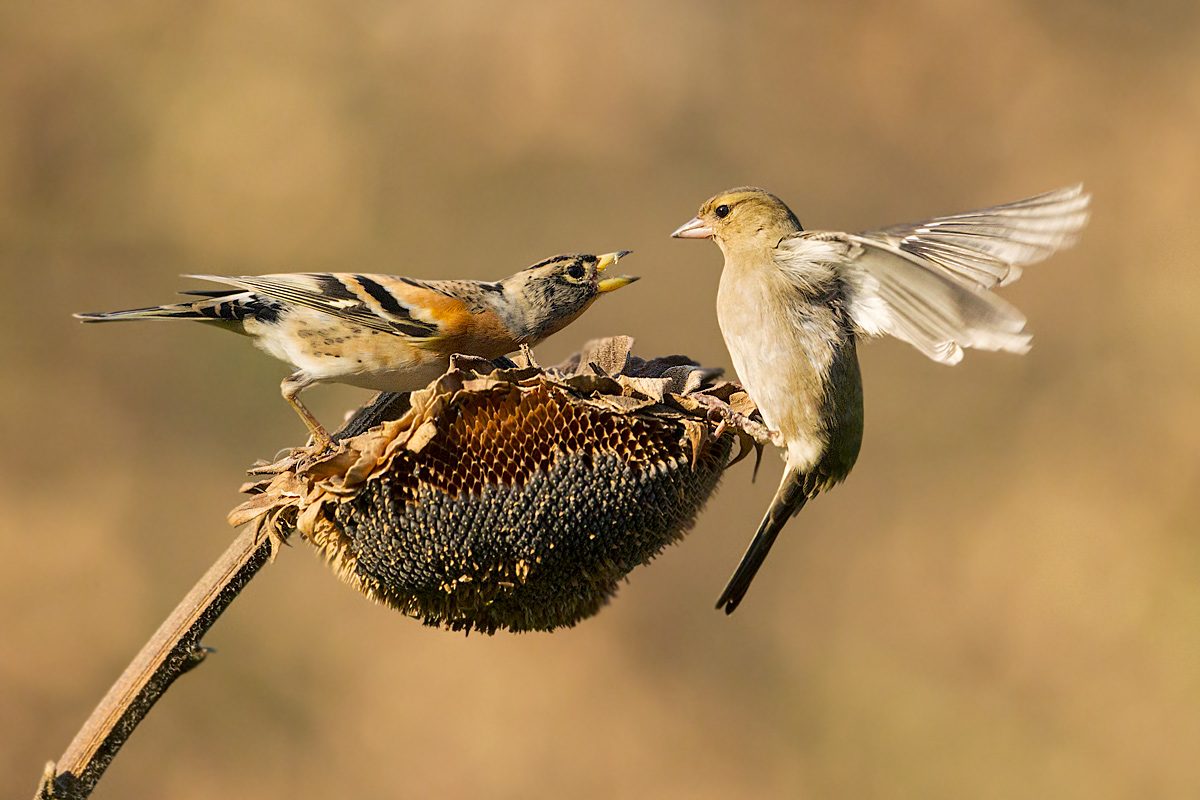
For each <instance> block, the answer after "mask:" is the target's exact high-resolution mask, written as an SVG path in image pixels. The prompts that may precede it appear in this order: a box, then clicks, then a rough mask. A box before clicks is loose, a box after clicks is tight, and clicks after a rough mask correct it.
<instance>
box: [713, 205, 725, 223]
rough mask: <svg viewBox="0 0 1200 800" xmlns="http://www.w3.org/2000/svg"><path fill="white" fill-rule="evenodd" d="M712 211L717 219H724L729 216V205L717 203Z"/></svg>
mask: <svg viewBox="0 0 1200 800" xmlns="http://www.w3.org/2000/svg"><path fill="white" fill-rule="evenodd" d="M713 213H714V214H716V215H717V217H718V218H719V219H725V218H726V217H728V216H729V206H727V205H724V204H722V205H719V206H717V207H716V209H714V210H713Z"/></svg>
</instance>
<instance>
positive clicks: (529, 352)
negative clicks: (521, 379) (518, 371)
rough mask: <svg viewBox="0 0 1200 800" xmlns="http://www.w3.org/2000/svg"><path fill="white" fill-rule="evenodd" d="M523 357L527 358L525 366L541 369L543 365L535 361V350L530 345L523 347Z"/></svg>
mask: <svg viewBox="0 0 1200 800" xmlns="http://www.w3.org/2000/svg"><path fill="white" fill-rule="evenodd" d="M521 355H522V356H524V357H525V366H527V367H534V368H537V369H541V364H539V363H538V362H537V361H535V360H534V359H533V348H531V347H530V346H529V345H527V344H522V345H521Z"/></svg>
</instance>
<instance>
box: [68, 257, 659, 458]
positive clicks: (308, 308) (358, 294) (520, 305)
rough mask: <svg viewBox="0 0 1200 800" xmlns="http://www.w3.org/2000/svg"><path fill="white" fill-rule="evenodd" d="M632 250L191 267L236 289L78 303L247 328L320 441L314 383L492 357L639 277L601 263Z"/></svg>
mask: <svg viewBox="0 0 1200 800" xmlns="http://www.w3.org/2000/svg"><path fill="white" fill-rule="evenodd" d="M629 252H630V251H628V250H622V251H620V252H618V253H607V254H605V255H602V256H593V255H575V254H570V255H560V256H555V257H554V258H548V259H546V260H545V261H541V262H539V263H537V264H534V265H533V266H531V267H528V268H526V269H523V270H521V271H520V272H518V273H516V274H515V275H511V276H509V277H507V278H505V279H504V280H502V281H497V282H495V283H488V282H486V281H466V280H462V281H455V280H441V281H425V280H414V279H412V278H399V277H394V276H391V275H356V274H351V273H307V274H295V275H259V276H243V277H224V276H219V275H186V276H184V277H189V278H198V279H202V280H208V281H213V282H215V283H223V284H226V285H228V286H232V287H234V288H233V289H202V290H194V291H188V292H183V294H192V295H200V296H202V297H203V298H204V299H203V300H198V301H195V302H192V303H177V304H174V305H165V306H154V307H152V308H139V309H134V310H131V311H110V312H106V313H100V314H76V315H75V316H76V317H77V318H79V319H81V320H83V321H84V322H111V321H117V320H136V319H194V320H199V321H200V322H207V323H210V324H212V325H215V326H217V327H219V328H224V329H226V330H231V331H234V332H236V333H242V334H245V335H247V336H249V337H250V338H252V339H253V340H254V343H255V344H256V345H257V346H258V347H259V348H261V349H262V350H265V351H266V352H268V353H270V354H271V355H273V356H275V357H276V358H278V359H280V360H281V361H286V362H288V363H289V364H291V365H292V366H294V367H295V368H296V371H295V372H294V373H292V374H291V375H289V376H288V377H287V378H285V379H284V381H283V383H282V384H281V385H280V389H281V390H282V392H283V396H284V399H286V400H287V401H288V403H290V404H291V406H292V408H294V409H296V413H298V414H299V415H300V418H301V419H303V420H304V424H305V425H307V426H308V429H309V431H311V432H312V434H313V436H314V437H315V443H316V445H318V446H330V445H332V440H331V439H330V438H329V434H328V433H326V431H325V429H324V428H323V427H322V426H321V424H320V423H319V422H318V421H317V419H316V418H315V417H314V416H313V415H312V413H311V412H310V411H309V410H308V409H307V408H305V406H304V404H303V403H301V402H300V399H299V397H298V395H299V393H300V392H301V391H302V390H303V389H305V388H307V387H309V386H311V385H312V384H314V383H346V384H349V385H351V386H359V387H362V388H365V389H374V390H377V391H391V392H410V391H413V390H414V389H420V388H422V387H424V386H426V385H427V384H428V383H429V382H430V381H432V380H433V379H435V378H437V377H438V376H439V375H441V374H442V373H443V372H445V371H446V368H447V366H448V365H449V363H450V356H451V355H453V354H455V353H462V354H466V355H473V356H479V357H482V358H488V359H494V358H499V357H500V356H503V355H504V354H506V353H511V352H513V351H515V350H517V349H518V348H520V347H522V346H528V347H532V346H534V345H536V344H537V343H538V342H541V341H542V340H543V339H545V338H546V337H547V336H550V335H551V334H554V333H557V332H558V331H560V330H562V329H563V328H565V327H566V326H567V325H569V324H570V323H571V322H573V321H574V320H575V319H576V318H577V317H579V315H580V314H582V313H583V312H584V311H586V310H587V309H588V307H589V306H590V305H591V304H592V303H593V302H595V300H596V298H597V297H599V296H600V295H601V294H604V293H606V292H611V291H614V290H616V289H620V288H621V287H622V286H627V285H628V284H630V283H633V282H634V281H636V280H637V278H634V277H630V276H628V275H621V276H614V277H608V278H604V277H601V276H602V273H603V272H604V271H605V270H606V269H608V268H609V267H610V266H612V265H613V264H615V263H616V262H617V261H618V260H620V259H621V258H622V257H623V256H626V255H628V254H629Z"/></svg>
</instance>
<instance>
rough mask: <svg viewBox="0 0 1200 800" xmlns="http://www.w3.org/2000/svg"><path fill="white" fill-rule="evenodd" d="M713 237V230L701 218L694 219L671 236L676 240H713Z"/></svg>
mask: <svg viewBox="0 0 1200 800" xmlns="http://www.w3.org/2000/svg"><path fill="white" fill-rule="evenodd" d="M712 235H713V229H712V228H710V227H708V226H707V225H705V224H704V220H702V219H700V218H699V217H692V218H691V219H689V220H688V221H687V222H685V223H683V224H682V225H680V226H679V228H678V229H677V230H676V231H675V232H674V233H672V234H671V236H672V237H674V238H676V239H711V238H712Z"/></svg>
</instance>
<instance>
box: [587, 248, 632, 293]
mask: <svg viewBox="0 0 1200 800" xmlns="http://www.w3.org/2000/svg"><path fill="white" fill-rule="evenodd" d="M632 252H633V251H632V250H621V251H620V252H617V253H605V254H604V255H602V256H600V262H599V263H598V264H596V272H598V273H599V272H603V271H604V270H606V269H608V268H609V267H611V266H612V265H613V264H615V263H617V262H618V261H620V260H621V259H622V258H624V257H625V256H627V255H629V254H630V253H632ZM636 280H637V278H634V277H631V276H629V275H618V276H616V277H612V278H605V279H604V280H602V281H597V282H596V289H597V290H598V291H601V292H615V291H616V290H617V289H620V288H621V287H622V286H628V285H629V284H631V283H633V282H634V281H636Z"/></svg>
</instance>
